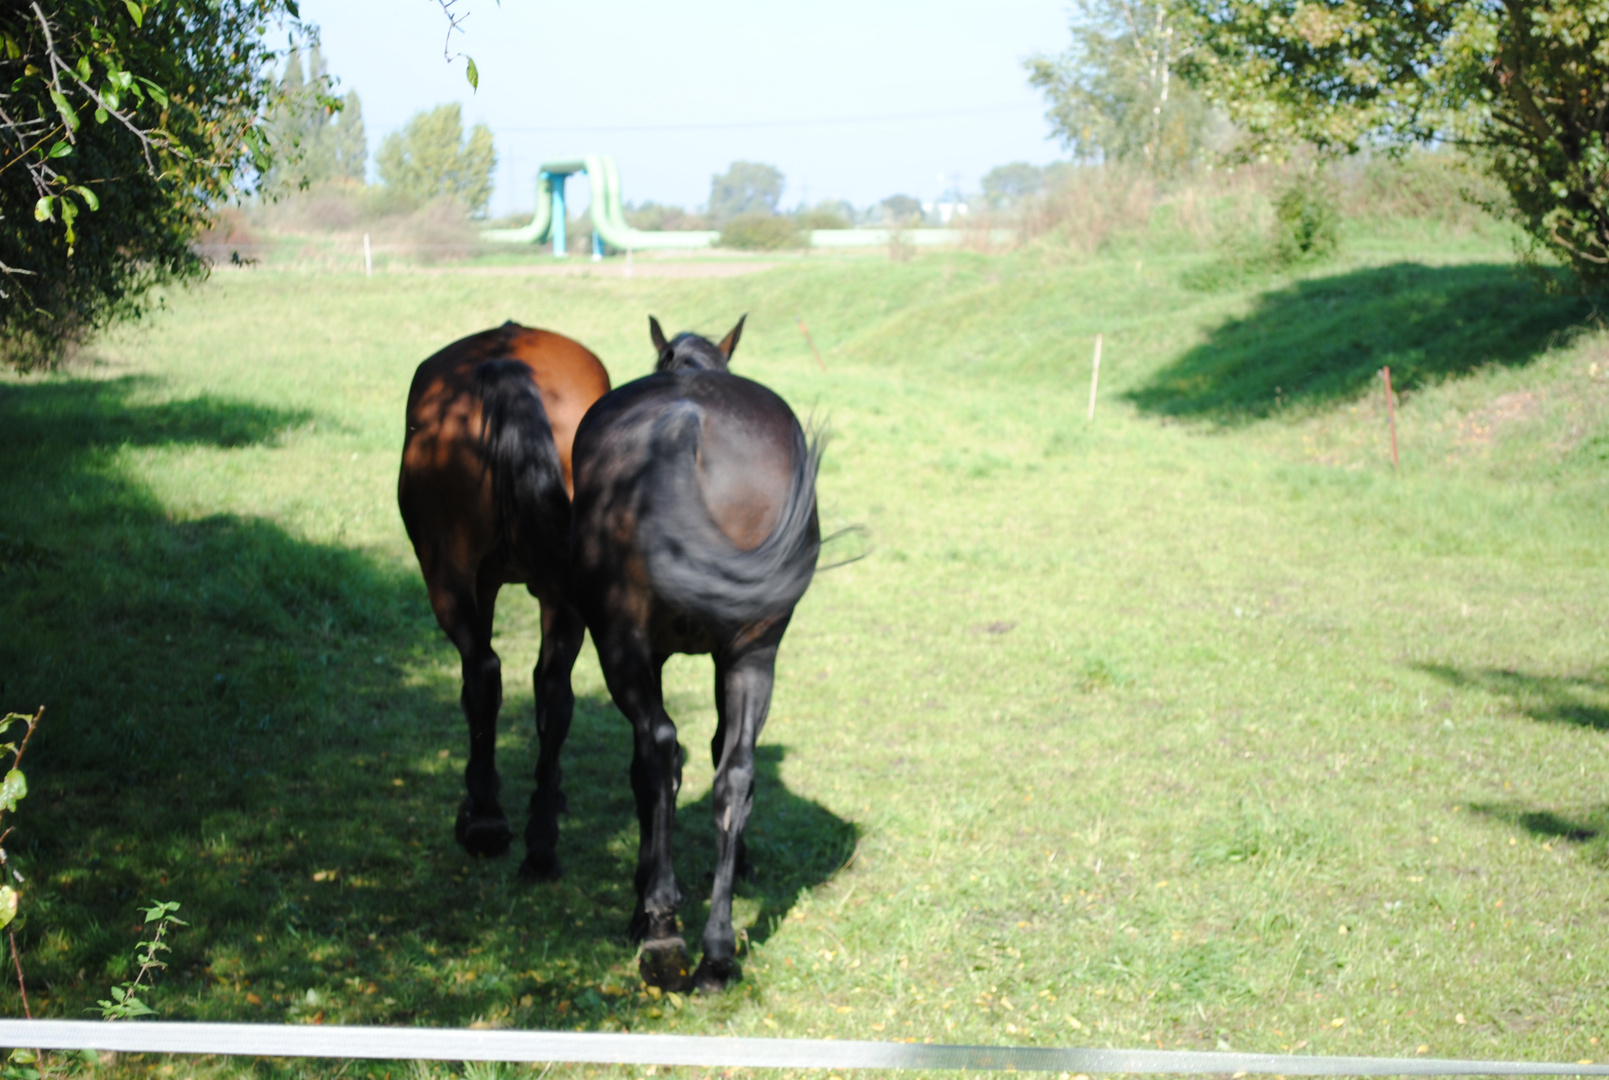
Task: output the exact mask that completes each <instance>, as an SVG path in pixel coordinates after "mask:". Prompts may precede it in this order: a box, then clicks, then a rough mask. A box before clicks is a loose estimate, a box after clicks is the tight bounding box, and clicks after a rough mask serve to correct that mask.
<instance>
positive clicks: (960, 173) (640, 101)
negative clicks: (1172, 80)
mask: <svg viewBox="0 0 1609 1080" xmlns="http://www.w3.org/2000/svg"><path fill="white" fill-rule="evenodd" d="M300 6H301V13H302V16H303V18H304V19H306V20H307V21H310V22H313V23H316V24H317V25H318V26H319V29H320V34H321V37H322V41H323V51H324V56H325V59H326V61H327V63H328V65H329V70H330V73H331V74H333V75H335V76H337V77H338V78H339V79H340V82H341V85H340V90H341V91H343V92H344V91H346V90H356V91H358V93H359V95H360V96H361V98H362V101H363V121H364V127H365V129H366V131H367V134H368V140H369V151H370V155H371V161H372V155H373V153H374V151H375V150H376V149H377V148H378V147H379V145H380V140H381V139H382V138H383V137H384V136H385V135H386V134H387V133H388V132H391V131H395V130H398V129H399V128H401V127H402V126H403V124H405V123H406V122H407V120H408V118H409V117H410V116H412V115H413V114H414V113H416V112H418V111H420V110H423V109H429V108H433V107H435V106H437V105H440V104H444V103H447V102H452V101H456V102H459V103H460V104H461V105H462V107H463V113H464V120H465V124H466V126H467V125H469V124H474V123H484V124H486V125H487V126H489V127H490V128H491V129H492V133H493V136H494V139H495V143H496V146H497V152H498V166H497V177H496V181H497V188H496V191H495V192H494V194H493V196H492V203H491V212H492V213H493V214H494V215H502V214H507V213H511V212H515V211H521V210H528V209H530V208H531V207H532V205H533V203H534V195H533V191H534V184H535V177H536V172H537V169H538V167H539V166H540V165H541V163H542V162H543V161H545V160H549V159H553V158H561V157H567V156H573V155H576V154H585V153H601V154H612V155H613V156H614V158H615V161H616V162H617V163H618V165H619V168H620V179H621V186H622V189H623V194H624V197H625V199H626V200H627V201H630V202H635V203H641V202H644V201H654V202H661V203H669V204H672V205H677V206H683V207H688V208H692V207H695V206H698V205H700V204H702V203H704V202H705V201H706V200H707V199H708V198H709V190H710V178H711V177H712V176H713V175H714V174H716V173H719V172H723V171H724V170H725V169H726V167H727V166H728V164H730V163H731V162H733V161H739V160H743V161H759V162H765V163H767V164H771V165H775V166H777V167H778V168H779V169H781V170H782V173H783V175H784V176H785V177H786V179H787V187H786V189H785V190H784V192H783V198H782V202H783V205H784V206H785V207H789V208H791V207H794V206H797V205H799V204H810V205H814V204H815V203H817V202H820V201H822V200H824V199H847V200H849V201H850V202H851V203H854V204H855V205H856V206H867V205H869V204H872V203H875V202H877V201H879V200H881V199H883V198H884V197H886V196H889V195H894V194H906V195H913V196H915V197H917V198H919V199H922V200H924V201H927V200H931V199H933V198H935V197H937V196H939V195H940V194H942V193H943V192H944V191H945V190H947V189H949V188H951V187H952V186H953V185H955V184H956V183H959V186H960V188H961V190H963V191H969V192H972V191H977V190H978V188H979V182H980V180H981V178H982V176H983V174H984V173H986V172H988V171H989V170H990V169H991V168H993V167H994V166H996V165H1004V164H1007V163H1009V162H1013V161H1028V162H1032V163H1034V164H1045V163H1048V162H1050V161H1054V160H1057V159H1058V158H1060V157H1062V156H1064V155H1063V154H1062V151H1061V149H1060V147H1059V146H1058V144H1057V143H1056V142H1055V140H1054V139H1052V138H1051V137H1050V129H1049V125H1048V124H1047V123H1046V122H1045V119H1044V111H1045V109H1044V102H1043V100H1042V99H1041V98H1040V96H1039V94H1038V93H1037V92H1036V91H1034V90H1033V89H1032V88H1031V87H1029V86H1028V83H1027V79H1026V73H1025V72H1024V70H1023V61H1024V59H1025V58H1027V57H1028V56H1031V55H1033V54H1035V53H1055V52H1059V51H1061V50H1062V49H1063V48H1064V47H1065V46H1066V44H1067V41H1068V33H1067V22H1068V12H1067V8H1066V7H1065V6H1064V4H1063V3H1061V2H1059V0H993V2H989V3H983V2H975V0H924V2H923V3H911V2H909V0H900V2H878V0H816V2H813V3H803V4H801V3H791V4H778V3H755V2H752V0H750V2H747V3H745V2H741V0H677V2H675V3H667V2H665V0H657V2H648V0H629V2H627V0H622V2H610V0H593V2H591V3H574V2H571V3H565V4H552V3H549V4H537V3H532V2H529V0H502V3H501V4H499V3H497V2H496V0H456V4H455V5H454V9H453V10H454V11H455V12H457V13H458V14H459V15H460V16H461V17H464V16H467V17H464V18H463V32H462V33H456V34H452V35H451V38H452V40H451V44H450V45H448V46H446V47H447V49H448V50H449V51H450V52H451V53H453V54H459V53H463V54H467V55H469V56H472V57H474V60H475V64H476V66H477V68H478V69H479V72H480V88H479V90H478V91H472V90H471V88H470V86H469V83H468V81H467V80H466V79H465V77H464V64H465V62H464V60H463V59H462V58H458V59H455V60H453V61H452V62H451V63H450V64H449V63H448V61H447V60H446V59H445V58H444V57H443V50H444V42H445V40H446V38H447V37H448V32H447V31H448V24H447V19H446V18H445V16H443V14H442V11H441V7H440V5H439V3H438V2H437V0H303V2H302V3H301V5H300ZM371 174H372V165H371ZM571 185H572V186H571V188H570V190H569V194H570V198H571V200H572V203H573V205H575V206H577V208H579V207H580V206H581V205H583V204H584V203H585V201H586V184H585V182H584V181H580V180H579V179H578V180H576V181H572V182H571Z"/></svg>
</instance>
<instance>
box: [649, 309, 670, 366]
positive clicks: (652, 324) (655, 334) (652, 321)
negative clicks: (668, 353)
mask: <svg viewBox="0 0 1609 1080" xmlns="http://www.w3.org/2000/svg"><path fill="white" fill-rule="evenodd" d="M648 336H649V337H650V338H652V339H653V341H654V353H655V355H658V356H663V355H664V353H665V350H666V349H668V348H670V342H668V341H666V340H665V331H663V330H661V329H660V328H659V320H658V319H656V318H654V317H653V316H652V315H650V316H648Z"/></svg>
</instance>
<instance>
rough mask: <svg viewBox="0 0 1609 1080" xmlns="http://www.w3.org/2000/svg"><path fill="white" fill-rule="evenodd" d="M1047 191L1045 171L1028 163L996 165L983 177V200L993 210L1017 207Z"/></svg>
mask: <svg viewBox="0 0 1609 1080" xmlns="http://www.w3.org/2000/svg"><path fill="white" fill-rule="evenodd" d="M1043 190H1045V170H1043V169H1041V168H1040V167H1039V166H1037V165H1030V164H1028V163H1027V162H1026V161H1013V162H1012V163H1011V164H1009V165H996V166H995V167H994V168H992V169H990V170H989V171H988V172H987V173H985V174H984V175H983V198H984V201H985V202H987V203H988V204H989V206H990V207H991V208H992V209H995V210H1000V209H1002V208H1004V207H1008V206H1015V205H1017V204H1018V203H1020V202H1022V201H1023V200H1024V199H1027V198H1030V197H1032V196H1034V195H1037V194H1039V193H1040V192H1041V191H1043Z"/></svg>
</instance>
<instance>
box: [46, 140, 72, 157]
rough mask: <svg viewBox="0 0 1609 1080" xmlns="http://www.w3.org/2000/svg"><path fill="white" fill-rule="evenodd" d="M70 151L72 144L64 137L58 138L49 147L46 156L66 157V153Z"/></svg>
mask: <svg viewBox="0 0 1609 1080" xmlns="http://www.w3.org/2000/svg"><path fill="white" fill-rule="evenodd" d="M72 152H73V144H72V143H70V142H68V141H67V140H65V139H58V140H56V145H55V146H52V147H51V148H50V153H49V154H48V155H47V156H48V157H53V158H59V157H66V156H67V155H68V154H70V153H72Z"/></svg>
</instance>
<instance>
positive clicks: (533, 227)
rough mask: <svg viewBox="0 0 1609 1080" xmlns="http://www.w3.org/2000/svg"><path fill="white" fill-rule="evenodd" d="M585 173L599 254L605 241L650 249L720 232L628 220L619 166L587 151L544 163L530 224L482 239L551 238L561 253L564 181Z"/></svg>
mask: <svg viewBox="0 0 1609 1080" xmlns="http://www.w3.org/2000/svg"><path fill="white" fill-rule="evenodd" d="M580 172H584V173H586V174H587V179H588V180H590V181H591V182H592V205H591V207H589V208H588V215H589V216H590V217H591V218H592V251H593V254H594V255H602V254H603V248H604V245H608V246H609V247H611V248H614V249H615V250H616V251H630V250H632V249H636V250H638V251H643V250H646V249H649V248H707V247H711V246H712V245H714V243H715V241H716V239H717V238H719V236H720V235H721V234H720V233H718V232H691V231H689V232H673V231H668V230H667V231H665V232H645V231H644V230H642V229H633V228H632V227H631V226H630V225H628V224H626V212H625V210H624V209H623V208H622V206H621V204H620V171H619V170H618V169H616V168H615V159H614V158H612V157H610V156H609V155H607V154H585V155H583V156H580V157H570V158H559V159H557V160H554V161H547V162H543V164H542V168H541V171H540V172H538V173H537V174H536V213H535V215H534V216H532V218H531V223H530V224H529V225H526V226H525V227H523V228H519V229H487V230H486V231H485V232H482V233H481V236H482V237H483V238H484V239H486V240H493V241H499V242H502V243H509V244H545V243H547V242H548V241H550V240H551V241H552V242H553V253H554V254H555V255H563V254H565V237H564V182H565V180H567V179H568V178H569V177H571V176H573V175H575V174H576V173H580Z"/></svg>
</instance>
